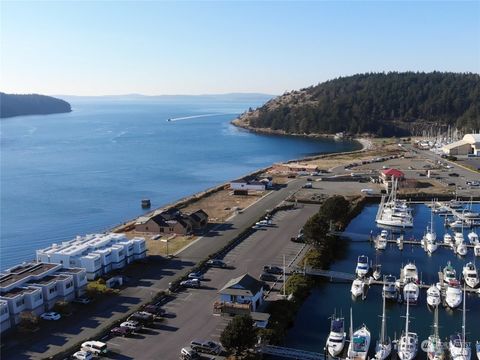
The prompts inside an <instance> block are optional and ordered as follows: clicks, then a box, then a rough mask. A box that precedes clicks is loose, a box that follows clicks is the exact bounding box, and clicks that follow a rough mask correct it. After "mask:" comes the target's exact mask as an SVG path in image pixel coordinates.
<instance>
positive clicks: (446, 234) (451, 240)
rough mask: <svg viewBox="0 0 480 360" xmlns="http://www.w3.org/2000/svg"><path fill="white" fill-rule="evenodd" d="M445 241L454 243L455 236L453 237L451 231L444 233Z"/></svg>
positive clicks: (449, 243) (445, 242)
mask: <svg viewBox="0 0 480 360" xmlns="http://www.w3.org/2000/svg"><path fill="white" fill-rule="evenodd" d="M443 243H444V244H445V245H450V246H451V245H452V243H453V238H452V235H451V234H450V233H449V232H446V233H445V234H444V235H443Z"/></svg>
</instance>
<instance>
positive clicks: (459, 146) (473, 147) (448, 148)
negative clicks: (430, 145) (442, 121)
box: [442, 134, 480, 156]
mask: <svg viewBox="0 0 480 360" xmlns="http://www.w3.org/2000/svg"><path fill="white" fill-rule="evenodd" d="M442 151H443V153H444V154H447V155H452V156H453V155H470V154H472V155H474V156H480V134H467V135H465V136H464V137H463V139H462V140H459V141H455V142H453V143H451V144H448V145H445V146H444V147H443V148H442Z"/></svg>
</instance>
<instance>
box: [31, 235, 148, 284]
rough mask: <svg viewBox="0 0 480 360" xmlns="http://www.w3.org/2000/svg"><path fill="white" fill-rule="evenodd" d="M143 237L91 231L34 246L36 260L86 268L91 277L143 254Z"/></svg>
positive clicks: (104, 272) (117, 267)
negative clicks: (47, 245) (67, 238)
mask: <svg viewBox="0 0 480 360" xmlns="http://www.w3.org/2000/svg"><path fill="white" fill-rule="evenodd" d="M146 254H147V248H146V244H145V239H144V238H142V237H135V238H133V239H128V238H127V237H126V236H125V234H116V233H108V234H91V235H86V236H77V237H76V238H75V239H73V240H71V241H65V242H62V243H61V244H53V245H52V246H50V247H48V248H45V249H41V250H37V261H38V262H44V263H53V264H61V265H63V266H64V267H66V268H70V267H79V268H84V269H86V272H87V278H88V279H89V280H93V279H95V278H97V277H99V276H101V275H103V274H106V273H108V272H110V271H112V270H115V269H121V268H123V267H125V266H126V265H127V264H129V263H131V262H132V261H134V260H138V259H142V258H144V257H146Z"/></svg>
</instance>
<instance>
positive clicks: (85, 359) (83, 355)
mask: <svg viewBox="0 0 480 360" xmlns="http://www.w3.org/2000/svg"><path fill="white" fill-rule="evenodd" d="M72 357H73V358H74V359H77V360H92V359H93V358H94V356H93V353H92V352H90V351H84V350H80V351H77V352H76V353H75V354H73V356H72Z"/></svg>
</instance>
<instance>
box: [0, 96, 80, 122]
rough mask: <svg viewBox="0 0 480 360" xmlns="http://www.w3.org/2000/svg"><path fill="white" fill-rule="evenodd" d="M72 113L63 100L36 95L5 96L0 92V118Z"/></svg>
mask: <svg viewBox="0 0 480 360" xmlns="http://www.w3.org/2000/svg"><path fill="white" fill-rule="evenodd" d="M70 111H72V107H71V106H70V104H69V103H68V102H66V101H64V100H61V99H57V98H54V97H51V96H45V95H38V94H27V95H19V94H5V93H2V92H0V118H7V117H12V116H20V115H45V114H57V113H66V112H70Z"/></svg>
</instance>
